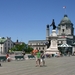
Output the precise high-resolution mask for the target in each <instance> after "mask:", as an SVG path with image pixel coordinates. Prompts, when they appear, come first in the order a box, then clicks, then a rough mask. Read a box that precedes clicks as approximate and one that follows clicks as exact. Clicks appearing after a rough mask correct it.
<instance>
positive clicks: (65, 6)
mask: <svg viewBox="0 0 75 75" xmlns="http://www.w3.org/2000/svg"><path fill="white" fill-rule="evenodd" d="M63 9H64V14H66V6H64V7H63Z"/></svg>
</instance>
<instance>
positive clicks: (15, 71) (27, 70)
mask: <svg viewBox="0 0 75 75" xmlns="http://www.w3.org/2000/svg"><path fill="white" fill-rule="evenodd" d="M45 61H46V66H45V67H35V65H36V64H35V60H29V59H28V60H23V61H11V62H1V64H2V67H0V75H75V56H71V57H59V58H56V57H54V58H47V59H46V60H45Z"/></svg>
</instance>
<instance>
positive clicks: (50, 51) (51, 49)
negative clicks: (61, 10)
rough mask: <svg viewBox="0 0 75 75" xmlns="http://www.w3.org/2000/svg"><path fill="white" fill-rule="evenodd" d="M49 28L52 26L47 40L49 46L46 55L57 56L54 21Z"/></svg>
mask: <svg viewBox="0 0 75 75" xmlns="http://www.w3.org/2000/svg"><path fill="white" fill-rule="evenodd" d="M50 26H53V29H52V33H51V35H50V36H49V38H50V40H51V44H50V46H49V48H47V50H46V54H58V53H59V50H58V45H57V39H58V37H57V33H56V25H55V22H54V19H53V21H52V24H51V25H50Z"/></svg>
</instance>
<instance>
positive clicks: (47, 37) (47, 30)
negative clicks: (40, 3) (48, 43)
mask: <svg viewBox="0 0 75 75" xmlns="http://www.w3.org/2000/svg"><path fill="white" fill-rule="evenodd" d="M49 32H50V29H49V25H47V26H46V40H49V35H50V33H49Z"/></svg>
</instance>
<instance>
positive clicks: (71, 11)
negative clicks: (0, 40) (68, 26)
mask: <svg viewBox="0 0 75 75" xmlns="http://www.w3.org/2000/svg"><path fill="white" fill-rule="evenodd" d="M63 6H66V14H67V15H68V17H69V19H70V20H71V22H72V23H73V24H74V25H75V0H0V37H11V39H12V41H14V42H15V41H16V40H17V39H18V40H19V41H22V42H25V43H28V41H29V40H45V39H46V25H47V24H51V23H52V19H55V24H56V25H58V24H59V23H60V21H61V20H62V18H63V16H64V14H65V10H64V9H63ZM51 29H52V28H50V31H51Z"/></svg>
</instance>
